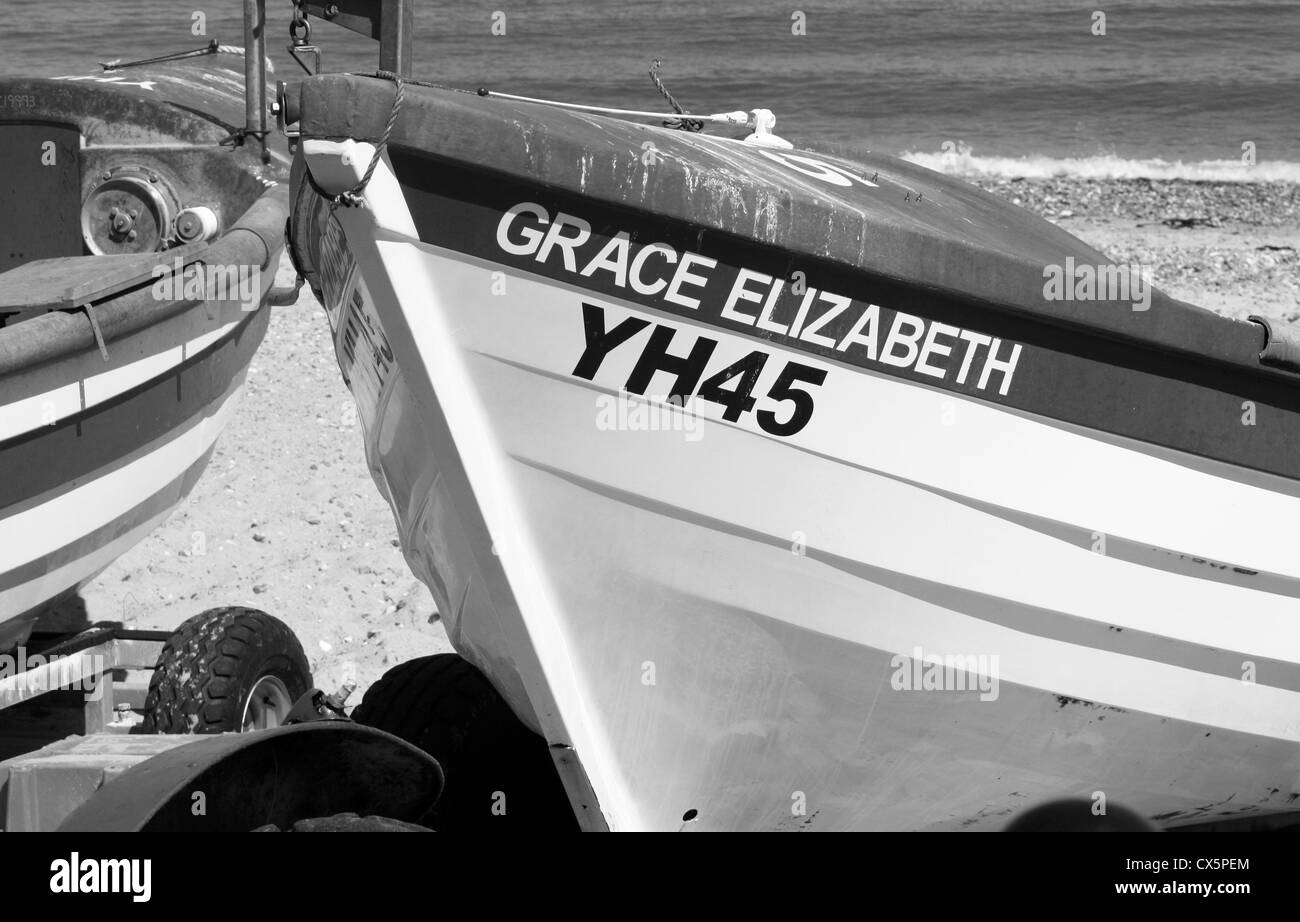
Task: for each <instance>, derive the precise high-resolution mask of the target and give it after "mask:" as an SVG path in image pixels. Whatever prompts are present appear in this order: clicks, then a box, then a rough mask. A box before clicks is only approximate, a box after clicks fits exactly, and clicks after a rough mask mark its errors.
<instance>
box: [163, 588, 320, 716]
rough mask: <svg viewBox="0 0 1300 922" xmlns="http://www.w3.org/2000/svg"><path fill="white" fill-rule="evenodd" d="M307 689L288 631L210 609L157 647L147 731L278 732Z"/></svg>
mask: <svg viewBox="0 0 1300 922" xmlns="http://www.w3.org/2000/svg"><path fill="white" fill-rule="evenodd" d="M310 687H311V668H310V667H309V666H308V665H307V657H306V656H305V655H304V654H303V652H302V644H300V643H299V642H298V638H297V637H295V636H294V633H293V631H292V630H290V629H289V626H288V625H287V624H285V623H284V622H283V621H281V620H279V619H278V618H273V617H271V616H270V615H268V614H267V613H266V612H263V611H258V610H257V609H255V608H242V607H239V606H232V607H228V608H213V609H209V610H208V611H205V612H203V613H201V614H198V615H195V616H194V617H193V618H190V619H189V620H187V621H186V622H185V623H184V624H182V625H181V626H180V627H179V628H177V629H176V632H175V633H174V634H172V636H171V637H169V638H168V639H167V642H166V643H165V644H164V645H163V650H162V653H161V654H160V655H159V657H158V665H157V666H156V667H155V669H154V673H153V678H152V679H151V680H150V681H149V694H148V697H147V698H146V699H145V715H144V726H143V730H144V732H146V733H227V732H231V731H243V730H260V729H264V728H266V727H275V726H279V725H280V723H281V722H282V721H283V720H284V717H285V715H286V714H288V713H289V709H290V708H292V707H293V703H294V702H295V701H296V700H297V699H298V698H299V697H300V696H301V695H303V694H304V693H305V692H306V691H307V689H309V688H310Z"/></svg>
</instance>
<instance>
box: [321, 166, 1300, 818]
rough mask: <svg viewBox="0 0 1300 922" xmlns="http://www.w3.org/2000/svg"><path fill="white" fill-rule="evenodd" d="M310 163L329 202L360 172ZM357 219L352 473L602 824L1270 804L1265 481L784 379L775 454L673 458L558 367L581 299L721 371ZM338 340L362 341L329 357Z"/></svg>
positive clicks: (367, 217)
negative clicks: (808, 389) (933, 669)
mask: <svg viewBox="0 0 1300 922" xmlns="http://www.w3.org/2000/svg"><path fill="white" fill-rule="evenodd" d="M314 144H315V147H314V148H313V146H312V145H311V144H309V145H308V148H307V150H308V162H309V165H310V166H311V167H312V169H313V171H314V172H315V173H316V176H317V179H318V181H320V182H324V183H326V184H329V183H331V182H333V183H334V184H335V185H337V186H339V187H343V188H346V187H349V186H350V185H351V183H352V182H355V178H353V177H354V176H355V175H356V173H357V171H359V170H360V169H363V168H364V165H365V163H366V162H367V161H368V154H366V153H365V151H367V150H369V148H368V147H366V146H364V145H360V146H355V147H353V148H352V149H353V153H352V155H351V163H350V164H349V163H343V164H342V165H340V161H339V158H338V153H339V151H340V149H341V148H342V147H343V146H341V145H331V144H329V143H326V142H314ZM347 146H348V147H352V146H351V145H347ZM313 149H314V151H315V153H314V154H313ZM358 164H359V166H358ZM349 169H351V170H352V171H353V176H349V175H347V173H348V170H349ZM340 177H342V178H340ZM348 180H350V181H348ZM368 200H369V207H367V208H365V209H339V210H338V212H337V213H336V216H337V218H338V220H339V221H340V222H341V226H342V229H343V231H344V232H345V233H346V239H347V245H348V248H349V249H350V251H351V253H352V254H353V255H354V256H355V259H356V261H357V266H358V271H357V272H353V273H351V274H350V275H349V276H348V277H347V284H346V285H345V287H344V289H343V290H342V291H340V292H339V293H338V296H337V297H336V298H334V299H332V301H333V303H332V304H331V305H329V307H330V313H331V321H332V322H333V323H334V324H335V325H336V328H337V331H338V342H339V349H340V355H341V362H342V363H343V365H344V371H345V374H346V375H347V376H348V377H349V380H350V384H351V387H352V390H353V392H354V394H355V395H356V396H357V399H358V404H359V408H360V415H361V418H362V422H363V424H364V426H365V429H366V433H367V452H368V458H369V461H370V464H371V467H372V470H373V471H374V473H375V476H376V479H377V481H378V482H379V485H380V488H381V490H382V491H383V492H384V494H385V496H386V498H387V499H388V501H389V502H390V504H391V505H392V507H393V510H394V514H395V517H396V519H397V523H398V527H399V529H400V532H401V535H402V542H403V547H404V549H405V551H406V555H407V559H408V561H409V562H410V564H411V566H412V568H413V570H414V571H415V573H416V574H417V575H418V576H419V577H420V578H421V579H423V580H424V581H425V582H426V583H428V584H429V586H430V588H431V589H432V590H433V592H434V594H435V597H436V599H437V601H438V604H439V608H440V611H442V612H443V616H444V621H445V622H446V624H447V628H448V633H449V636H450V637H451V639H452V642H453V643H454V644H455V645H456V647H457V649H458V650H459V651H460V652H461V653H462V654H463V655H465V656H466V657H467V658H469V659H470V660H471V661H473V662H474V663H475V664H477V665H478V666H479V667H480V668H482V669H483V670H484V671H485V672H486V673H487V674H488V675H489V676H490V677H491V678H492V680H493V681H494V683H496V684H497V686H498V688H499V689H500V690H501V691H502V693H503V694H505V695H506V696H507V698H508V700H509V701H510V702H511V704H512V706H513V707H514V708H515V709H516V711H517V712H518V713H519V714H520V715H521V717H523V718H524V719H525V720H527V721H528V722H529V723H531V724H532V725H533V726H534V727H535V728H536V729H538V730H539V731H540V732H541V733H542V734H543V735H545V736H546V738H547V739H548V740H549V741H550V742H551V744H552V745H553V746H558V747H560V748H559V750H558V752H559V753H560V755H559V756H558V757H557V760H558V763H559V767H560V770H561V774H562V777H564V778H565V780H566V783H567V784H568V785H569V788H570V794H571V796H572V797H573V799H574V800H575V802H576V803H579V804H586V803H587V802H588V800H589V799H592V800H594V802H595V804H596V805H598V807H599V811H600V814H601V819H603V821H604V823H605V824H607V825H608V827H609V828H612V829H677V828H680V827H682V826H683V822H684V817H685V816H688V815H690V816H694V817H695V819H694V820H693V822H692V823H691V825H692V826H693V827H699V828H705V829H803V828H811V829H955V828H969V829H996V828H1000V827H1001V826H1002V825H1004V824H1005V823H1006V821H1007V819H1008V817H1009V816H1010V815H1012V814H1013V813H1015V812H1016V811H1018V810H1020V809H1022V808H1024V807H1027V806H1030V805H1033V804H1036V803H1039V802H1041V801H1043V800H1045V799H1048V798H1053V797H1061V796H1068V795H1079V796H1085V797H1091V798H1094V799H1096V798H1097V796H1098V794H1100V795H1104V797H1105V798H1107V799H1109V800H1110V801H1113V802H1117V803H1122V804H1125V805H1127V806H1129V807H1131V808H1133V809H1136V810H1137V811H1138V812H1139V813H1141V814H1143V815H1145V816H1147V817H1150V818H1153V819H1155V820H1157V821H1159V822H1164V823H1169V824H1173V825H1177V824H1180V823H1187V822H1193V821H1203V820H1208V819H1212V818H1224V817H1231V816H1237V815H1252V814H1266V813H1272V812H1280V811H1286V810H1292V809H1295V808H1296V801H1297V800H1300V623H1297V621H1296V619H1295V613H1296V589H1295V586H1296V582H1295V581H1296V580H1297V579H1300V558H1297V556H1296V555H1295V554H1294V552H1293V551H1294V542H1293V540H1291V538H1290V536H1289V531H1288V528H1287V525H1286V523H1288V522H1293V521H1295V520H1296V515H1297V513H1300V498H1298V497H1297V496H1296V495H1295V492H1294V490H1291V492H1287V489H1288V488H1286V486H1285V484H1283V482H1282V480H1281V478H1269V477H1267V476H1266V475H1255V474H1246V473H1244V472H1242V471H1239V470H1230V469H1229V468H1228V467H1227V465H1216V463H1213V462H1208V461H1203V460H1196V459H1193V458H1192V457H1191V456H1183V455H1180V454H1178V453H1177V452H1174V451H1172V450H1169V451H1156V450H1153V449H1151V448H1150V447H1149V446H1140V445H1137V444H1136V443H1128V442H1126V441H1124V440H1122V439H1120V438H1117V437H1109V436H1102V435H1100V434H1097V433H1092V432H1088V431H1086V430H1081V429H1075V428H1071V427H1068V426H1065V425H1061V424H1055V423H1051V422H1049V421H1047V420H1044V419H1041V418H1035V417H1033V416H1031V415H1029V414H1025V413H1019V412H1015V411H1012V410H1009V409H1006V408H1002V407H998V406H994V405H991V404H989V403H986V402H981V401H977V400H972V399H968V398H965V397H962V396H960V395H954V394H952V393H950V392H945V391H942V390H939V389H937V388H930V387H926V386H918V385H916V384H909V383H903V382H900V381H898V380H896V379H892V378H889V377H886V376H884V375H878V374H873V373H870V372H864V371H862V370H861V369H854V370H853V373H852V374H844V373H843V372H844V369H843V368H841V367H840V366H838V365H836V364H835V363H834V362H828V361H821V360H819V359H810V358H809V357H808V356H807V355H802V354H800V355H799V359H800V361H801V362H805V363H807V364H810V365H813V366H817V367H824V368H826V369H827V370H828V371H830V372H836V378H835V380H836V382H837V385H836V387H835V388H834V389H829V388H828V389H826V390H825V392H823V393H821V394H819V396H818V404H817V412H816V414H815V415H814V416H813V418H812V420H811V421H810V422H809V424H808V425H807V426H806V427H805V428H804V429H803V430H802V431H800V432H799V433H797V434H796V435H794V436H792V437H790V438H787V439H778V438H775V437H773V436H771V435H769V434H767V433H765V432H763V431H762V430H761V429H760V428H759V427H758V426H757V425H755V424H753V423H752V422H748V420H752V419H753V414H747V415H746V416H745V417H743V418H742V421H739V422H736V423H730V422H726V421H724V420H723V419H722V418H721V413H720V408H717V407H715V406H713V405H707V404H706V405H701V406H700V407H698V408H697V409H698V412H700V413H701V414H702V417H703V418H696V419H694V420H693V421H692V423H691V426H692V430H693V431H692V432H690V433H687V432H684V431H681V429H675V428H672V425H673V424H671V423H670V424H669V428H668V429H666V430H665V429H661V430H658V431H646V430H645V429H636V428H633V425H632V424H631V423H630V419H631V418H630V417H619V416H618V415H617V414H618V410H617V409H616V408H615V409H614V410H613V413H614V414H615V415H614V416H613V417H611V416H610V415H608V414H609V413H610V412H611V411H610V403H611V400H613V401H614V403H615V407H616V406H617V401H616V397H617V386H618V385H617V383H616V382H618V381H621V380H623V379H624V378H626V377H627V374H628V372H629V370H630V368H631V362H632V361H634V360H635V358H636V354H635V353H634V352H628V353H622V352H619V351H617V350H616V351H615V352H612V353H611V354H610V356H609V357H608V359H607V363H606V365H604V366H603V367H602V369H601V374H600V375H598V376H596V378H595V380H583V379H582V378H579V377H575V376H574V374H573V373H572V372H573V366H574V357H575V356H577V355H579V354H581V353H582V351H583V346H584V341H583V326H582V315H581V309H582V308H581V304H582V302H586V303H588V304H594V305H597V306H598V307H600V308H601V309H602V310H603V311H605V315H606V317H607V318H608V321H607V325H608V326H610V327H612V326H613V324H614V323H616V322H617V321H618V320H619V319H620V318H626V317H641V318H643V319H646V320H648V321H650V322H659V321H664V322H671V324H672V326H673V327H674V328H676V329H678V330H679V331H681V332H682V333H683V334H689V333H700V334H702V333H705V332H707V333H708V335H709V336H711V337H713V338H714V339H717V340H719V342H720V347H719V349H720V350H721V351H720V352H719V353H718V355H719V356H720V358H718V359H717V360H716V361H717V362H718V363H721V362H722V361H723V360H724V359H726V360H731V359H734V358H736V357H739V356H741V355H744V354H745V352H746V351H748V350H749V349H750V348H752V346H753V342H752V341H750V340H745V339H743V338H741V337H737V336H734V335H731V334H729V333H727V332H725V331H722V330H719V329H717V328H698V329H696V328H694V327H693V326H692V324H691V323H689V322H687V321H683V320H682V319H681V318H680V317H667V318H666V315H661V314H659V313H657V312H656V311H654V310H653V309H650V308H646V307H644V306H640V305H634V304H631V303H628V302H620V301H617V300H613V299H610V298H607V297H602V296H599V295H597V294H595V293H593V292H591V291H588V290H579V289H572V288H569V287H567V286H565V285H564V284H562V283H559V282H556V281H553V280H548V279H544V278H541V277H539V276H534V275H530V274H528V273H524V272H519V271H516V270H508V271H507V270H504V269H503V267H502V266H501V265H498V264H494V263H490V262H482V261H478V260H475V259H473V258H470V257H466V256H463V255H461V254H456V253H451V252H449V251H445V250H440V249H438V248H435V247H431V246H429V245H427V244H423V243H421V242H419V240H418V239H417V238H416V235H415V232H414V227H413V224H412V221H411V218H410V215H409V213H407V211H406V209H405V205H404V202H403V199H402V196H401V192H400V189H399V188H398V187H397V184H396V181H395V180H394V178H393V177H392V175H391V173H388V172H387V171H386V170H384V169H381V170H380V171H378V172H377V173H376V175H375V178H374V180H373V182H372V186H371V188H370V190H368ZM358 277H359V278H361V279H362V280H363V282H361V283H360V285H361V289H360V291H359V292H358V288H357V286H358V284H359V283H358V281H357V279H358ZM503 281H504V285H502V282H503ZM340 304H342V305H345V306H346V305H351V306H347V307H345V308H343V309H342V313H341V314H340V308H339V305H340ZM349 317H354V321H353V322H354V329H359V328H360V327H362V326H364V327H366V329H367V330H368V331H369V332H368V333H367V334H365V339H366V340H367V342H366V343H362V344H361V345H360V346H358V345H356V344H355V343H353V344H352V346H351V347H350V348H348V349H345V348H344V341H345V338H346V335H345V334H346V329H347V327H348V325H349ZM769 346H770V347H769V348H768V351H769V352H771V353H772V354H773V355H774V356H776V357H778V358H784V357H786V354H785V353H783V352H782V350H781V349H780V348H779V347H777V346H771V344H769ZM389 350H391V351H389ZM790 355H795V353H791V354H790ZM775 364H776V363H771V362H769V364H768V366H767V369H766V370H765V372H764V377H762V378H761V379H760V386H758V387H756V388H755V392H756V393H763V392H766V391H767V384H768V382H769V381H770V379H771V377H772V376H774V375H775V373H776V369H775ZM652 392H653V390H652ZM630 412H632V413H636V412H637V411H635V410H632V411H630ZM602 414H605V415H602ZM665 415H666V416H667V417H668V418H669V419H678V420H680V419H681V416H680V412H679V411H678V412H676V413H674V412H673V411H665ZM602 420H603V422H602ZM611 420H613V422H614V424H615V428H609V426H608V424H609V422H610V421H611ZM620 426H621V427H622V428H618V427H620ZM696 436H698V438H697V437H696ZM1189 497H1194V498H1195V501H1194V502H1191V501H1189ZM1099 540H1102V541H1103V543H1102V544H1100V546H1098V541H1099ZM1105 540H1109V541H1110V544H1109V546H1108V545H1107V544H1105V543H1104V541H1105ZM1171 552H1173V553H1171ZM1177 552H1186V554H1187V555H1189V556H1194V557H1196V558H1197V559H1199V560H1200V561H1201V562H1200V563H1194V562H1190V561H1189V560H1184V559H1180V558H1179V557H1178V556H1177ZM1206 559H1208V560H1211V561H1213V560H1228V561H1237V560H1248V561H1251V562H1252V565H1254V566H1256V567H1258V568H1259V569H1260V571H1261V572H1263V573H1265V574H1266V576H1267V580H1268V582H1267V585H1268V587H1270V588H1269V590H1268V591H1265V590H1264V589H1261V588H1256V587H1257V586H1260V585H1264V584H1263V583H1254V584H1250V585H1246V584H1243V581H1242V580H1236V581H1234V578H1233V577H1231V575H1213V576H1211V575H1209V574H1208V573H1207V571H1206V566H1205V560H1206ZM928 655H938V656H939V657H963V658H964V657H973V658H975V659H973V660H963V661H964V662H968V663H974V664H977V668H976V669H975V671H974V672H969V671H964V672H962V673H961V676H962V678H961V681H963V682H964V683H965V684H966V688H967V690H940V689H926V688H910V687H907V686H908V685H909V683H910V682H911V681H912V678H913V677H915V676H917V675H918V672H920V671H923V669H922V667H920V665H919V664H914V660H917V659H924V657H925V656H928ZM977 673H978V674H977ZM981 676H982V678H981ZM1243 676H1244V677H1246V678H1247V679H1249V681H1243ZM952 677H953V676H952V675H950V678H952ZM993 677H996V679H997V683H996V686H993V685H992V684H991V679H992V678H993ZM981 681H983V682H984V684H983V685H980V684H979V683H980V682H981ZM972 686H976V687H975V688H973V689H972ZM570 747H571V749H572V752H573V754H575V755H576V759H577V760H578V762H579V763H580V766H581V771H574V770H573V767H572V765H571V764H570V760H568V759H567V757H566V753H568V751H569V748H570ZM590 825H600V823H598V822H594V823H591V824H590Z"/></svg>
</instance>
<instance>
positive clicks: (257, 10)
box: [244, 0, 270, 162]
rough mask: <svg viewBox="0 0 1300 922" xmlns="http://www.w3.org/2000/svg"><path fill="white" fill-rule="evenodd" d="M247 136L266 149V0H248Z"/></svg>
mask: <svg viewBox="0 0 1300 922" xmlns="http://www.w3.org/2000/svg"><path fill="white" fill-rule="evenodd" d="M244 122H245V124H244V135H245V137H247V136H249V135H252V136H253V137H255V138H257V140H258V143H260V144H261V145H262V161H263V162H267V161H268V160H269V157H270V155H269V154H268V152H267V149H266V0H244Z"/></svg>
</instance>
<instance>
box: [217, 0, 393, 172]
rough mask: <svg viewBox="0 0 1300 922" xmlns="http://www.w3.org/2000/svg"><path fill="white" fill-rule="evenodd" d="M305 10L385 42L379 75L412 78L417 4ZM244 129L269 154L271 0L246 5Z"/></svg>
mask: <svg viewBox="0 0 1300 922" xmlns="http://www.w3.org/2000/svg"><path fill="white" fill-rule="evenodd" d="M299 8H300V10H301V11H302V12H303V13H305V14H308V15H311V16H316V17H318V18H319V19H322V20H324V21H325V22H332V23H334V24H335V25H337V26H341V27H343V28H344V29H347V30H349V31H351V32H356V33H357V34H358V35H365V36H368V37H370V38H373V39H375V40H377V41H378V42H379V69H380V70H384V71H390V72H392V73H395V74H397V75H398V76H399V77H402V78H407V77H410V76H411V43H412V40H413V37H414V34H415V10H414V7H413V5H412V2H411V0H331V2H328V3H322V2H320V0H303V2H302V3H301V4H299ZM244 121H245V123H244V129H243V132H242V134H243V135H244V136H245V137H250V136H251V137H254V138H257V140H258V142H259V143H260V144H261V145H262V159H263V160H265V159H267V157H268V156H269V154H268V152H267V149H266V134H267V127H266V125H267V110H266V0H244Z"/></svg>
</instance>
